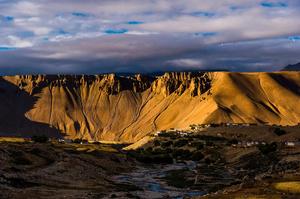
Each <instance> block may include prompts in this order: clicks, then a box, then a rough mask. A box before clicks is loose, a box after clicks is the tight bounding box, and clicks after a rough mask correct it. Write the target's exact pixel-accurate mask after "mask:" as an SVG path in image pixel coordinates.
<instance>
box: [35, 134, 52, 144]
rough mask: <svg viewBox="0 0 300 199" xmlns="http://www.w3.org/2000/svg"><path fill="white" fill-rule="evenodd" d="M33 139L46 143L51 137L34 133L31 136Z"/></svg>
mask: <svg viewBox="0 0 300 199" xmlns="http://www.w3.org/2000/svg"><path fill="white" fill-rule="evenodd" d="M31 140H32V141H34V142H39V143H46V142H48V141H49V138H48V137H47V136H45V135H34V136H32V137H31Z"/></svg>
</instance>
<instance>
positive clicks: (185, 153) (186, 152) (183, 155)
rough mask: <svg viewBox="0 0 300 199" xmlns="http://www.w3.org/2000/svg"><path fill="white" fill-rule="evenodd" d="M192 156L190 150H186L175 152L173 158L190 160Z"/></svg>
mask: <svg viewBox="0 0 300 199" xmlns="http://www.w3.org/2000/svg"><path fill="white" fill-rule="evenodd" d="M191 155H192V153H191V152H190V151H189V150H185V149H177V150H174V151H173V153H172V156H173V157H174V158H178V157H180V158H181V159H189V158H190V157H191Z"/></svg>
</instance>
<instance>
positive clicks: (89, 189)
mask: <svg viewBox="0 0 300 199" xmlns="http://www.w3.org/2000/svg"><path fill="white" fill-rule="evenodd" d="M236 128H237V127H236ZM245 128H246V127H245ZM249 128H250V127H249ZM251 128H254V127H251ZM256 128H257V129H256V130H258V129H259V127H256ZM263 128H265V130H266V129H267V131H269V133H270V134H269V137H268V138H269V140H266V141H263V137H259V136H258V134H259V133H258V134H257V136H252V138H251V136H250V135H248V133H245V135H248V136H243V133H242V132H250V130H251V129H250V130H249V129H244V130H243V129H241V128H240V129H239V132H240V133H237V132H235V131H238V130H237V129H234V128H233V129H224V128H208V129H206V130H205V131H199V132H197V131H194V132H192V133H181V134H178V133H174V132H165V133H163V134H161V135H159V136H156V137H154V139H151V140H150V141H149V142H148V143H145V144H144V145H143V146H140V147H139V148H138V149H136V150H131V151H124V150H122V148H123V147H124V146H123V145H116V144H115V145H110V144H100V143H96V144H75V143H70V144H62V143H58V142H55V141H52V142H49V143H34V142H28V141H22V139H13V138H11V139H8V138H6V139H0V165H1V167H0V198H1V199H2V198H22V199H26V198H37V199H39V198H42V199H44V198H45V199H52V198H197V197H199V198H299V197H300V146H299V145H293V146H288V145H286V143H285V142H284V141H285V140H294V141H293V143H296V141H295V140H297V139H298V137H297V136H298V133H295V132H298V130H299V129H298V128H295V129H293V128H287V129H285V133H286V134H285V135H280V136H279V135H275V136H273V135H272V132H273V129H271V130H270V127H263ZM252 131H253V129H252ZM262 131H264V130H262ZM220 132H221V133H222V134H220ZM230 132H235V133H233V134H232V133H230ZM239 134H240V137H237V136H236V135H239ZM296 135H297V136H296ZM265 138H266V137H265ZM242 140H243V141H242ZM256 140H257V142H259V143H260V144H257V143H256ZM261 143H264V144H261ZM291 143H292V142H291Z"/></svg>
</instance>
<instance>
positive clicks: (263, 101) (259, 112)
mask: <svg viewBox="0 0 300 199" xmlns="http://www.w3.org/2000/svg"><path fill="white" fill-rule="evenodd" d="M0 100H1V101H0V112H1V114H0V121H1V122H0V135H6V136H7V135H14V136H29V135H33V134H36V133H47V134H48V135H51V136H61V135H64V136H68V137H71V138H75V137H80V138H86V139H95V140H112V141H126V142H132V141H136V140H139V139H141V138H142V137H144V136H145V135H147V134H149V133H151V132H153V131H157V130H162V129H169V128H178V129H184V128H188V127H189V125H190V124H200V123H221V122H234V123H265V122H266V123H270V124H282V125H295V124H298V123H299V122H300V106H299V103H300V73H299V72H278V73H229V72H207V73H204V72H195V73H194V72H193V73H188V72H178V73H175V72H174V73H165V74H164V75H163V76H159V77H155V78H153V77H146V76H142V75H136V76H134V77H122V76H116V75H113V74H108V75H95V76H81V75H80V76H75V75H73V76H66V75H60V76H59V75H57V76H54V75H53V76H51V75H37V76H33V75H27V76H4V77H1V79H0Z"/></svg>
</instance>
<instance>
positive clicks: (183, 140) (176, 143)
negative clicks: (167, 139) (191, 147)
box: [174, 139, 189, 147]
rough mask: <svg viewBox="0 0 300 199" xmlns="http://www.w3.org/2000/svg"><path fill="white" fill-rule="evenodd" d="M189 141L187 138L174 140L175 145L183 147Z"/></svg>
mask: <svg viewBox="0 0 300 199" xmlns="http://www.w3.org/2000/svg"><path fill="white" fill-rule="evenodd" d="M188 143H189V141H188V140H186V139H180V140H177V141H175V142H174V147H183V146H185V145H187V144H188Z"/></svg>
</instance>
